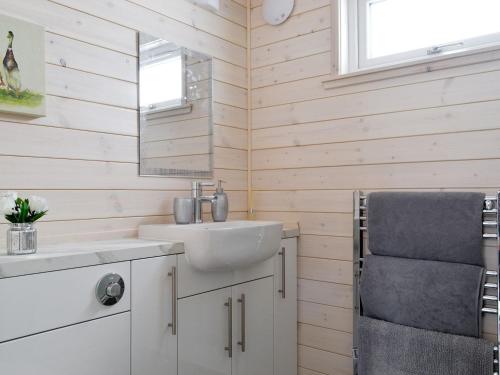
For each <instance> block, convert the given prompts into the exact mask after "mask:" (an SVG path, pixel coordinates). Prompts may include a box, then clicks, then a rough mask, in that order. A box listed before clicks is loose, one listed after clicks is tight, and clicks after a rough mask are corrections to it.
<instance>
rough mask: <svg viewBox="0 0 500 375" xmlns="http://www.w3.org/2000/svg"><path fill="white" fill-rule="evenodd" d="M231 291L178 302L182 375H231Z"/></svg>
mask: <svg viewBox="0 0 500 375" xmlns="http://www.w3.org/2000/svg"><path fill="white" fill-rule="evenodd" d="M228 302H231V288H224V289H219V290H215V291H213V292H208V293H203V294H198V295H195V296H192V297H186V298H182V299H179V302H178V304H179V375H230V374H231V358H230V357H229V354H230V353H229V351H228V350H226V348H228V347H229V346H230V345H229V338H230V337H231V328H232V327H231V326H230V324H231V316H230V315H229V312H230V305H229V306H228Z"/></svg>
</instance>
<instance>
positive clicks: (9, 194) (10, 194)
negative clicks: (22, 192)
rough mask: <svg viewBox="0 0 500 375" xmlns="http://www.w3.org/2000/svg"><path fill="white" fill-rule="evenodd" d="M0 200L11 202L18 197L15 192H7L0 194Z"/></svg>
mask: <svg viewBox="0 0 500 375" xmlns="http://www.w3.org/2000/svg"><path fill="white" fill-rule="evenodd" d="M0 198H11V199H12V200H14V201H15V200H17V198H18V195H17V193H16V192H15V191H7V192H6V193H2V194H0Z"/></svg>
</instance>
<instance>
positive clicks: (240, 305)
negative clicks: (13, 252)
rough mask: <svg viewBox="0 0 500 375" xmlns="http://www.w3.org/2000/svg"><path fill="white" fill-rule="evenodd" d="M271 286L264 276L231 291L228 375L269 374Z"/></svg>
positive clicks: (272, 321) (271, 320) (272, 355)
mask: <svg viewBox="0 0 500 375" xmlns="http://www.w3.org/2000/svg"><path fill="white" fill-rule="evenodd" d="M273 284H274V283H273V277H266V278H264V279H260V280H255V281H251V282H248V283H244V284H240V285H236V286H234V287H233V288H232V302H233V309H232V310H233V319H232V320H233V332H232V333H233V334H232V336H233V337H232V339H233V340H232V341H233V358H232V359H233V361H232V375H267V374H272V373H273V368H274V346H273V344H274V334H273V326H274V308H273V300H274V293H273Z"/></svg>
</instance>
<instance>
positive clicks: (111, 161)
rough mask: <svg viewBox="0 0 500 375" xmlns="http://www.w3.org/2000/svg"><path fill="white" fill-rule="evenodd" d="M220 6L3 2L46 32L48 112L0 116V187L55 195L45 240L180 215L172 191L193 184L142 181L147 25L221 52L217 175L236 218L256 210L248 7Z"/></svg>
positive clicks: (0, 236) (97, 235) (108, 234)
mask: <svg viewBox="0 0 500 375" xmlns="http://www.w3.org/2000/svg"><path fill="white" fill-rule="evenodd" d="M221 4H222V9H221V11H220V13H218V14H217V13H213V12H209V11H207V10H205V9H202V8H200V7H198V6H197V5H195V4H193V3H192V2H190V1H187V0H176V1H167V2H165V1H158V0H134V1H128V0H111V1H106V2H103V1H100V0H95V1H94V0H91V1H83V2H82V1H77V0H26V1H22V2H18V1H13V0H0V8H1V9H2V12H4V13H6V14H9V15H12V16H14V17H19V18H23V19H26V20H28V21H32V22H34V23H38V24H40V25H42V26H44V27H45V28H46V52H47V53H46V71H47V92H48V95H47V116H46V117H42V118H38V119H27V118H23V117H19V116H13V115H6V114H1V115H0V132H1V133H0V134H2V136H1V137H0V175H1V176H2V178H1V179H0V191H4V190H17V191H20V192H21V193H23V194H26V195H30V194H38V195H41V196H45V197H47V198H48V199H49V203H50V205H51V210H50V212H49V215H47V217H46V218H44V219H43V221H42V222H40V224H39V228H40V238H41V242H42V244H43V243H49V242H50V243H57V242H64V241H68V240H71V241H78V240H99V239H112V238H120V237H130V236H135V235H137V226H138V225H139V224H142V223H162V222H165V223H166V222H172V213H173V212H172V200H173V198H174V197H175V196H185V195H188V194H189V189H190V182H191V180H190V179H183V178H155V177H139V176H138V160H137V159H138V157H137V141H138V140H137V136H138V126H137V67H136V63H137V56H136V54H137V53H136V32H137V31H145V32H149V33H151V34H155V35H158V36H160V37H164V38H165V39H169V40H172V41H174V42H177V43H178V44H181V45H184V46H186V47H190V48H192V49H194V50H198V51H201V52H204V53H207V54H209V55H212V56H214V62H213V67H214V79H215V83H214V86H215V89H214V102H215V103H214V108H213V117H214V121H215V122H216V124H217V125H215V128H214V133H215V135H214V144H215V145H216V147H215V150H214V160H215V163H216V166H217V168H216V170H215V172H214V180H215V179H217V178H221V179H223V180H225V181H227V182H228V183H227V185H226V187H227V189H228V194H229V196H230V200H231V205H230V208H231V213H230V217H233V218H238V219H241V218H245V217H246V212H247V193H246V191H247V168H246V164H247V161H246V160H247V109H246V107H247V79H246V77H247V74H246V65H247V60H246V34H247V30H246V5H245V3H243V4H241V3H240V2H236V1H233V0H223V1H222V2H221ZM174 126H176V125H175V124H172V127H174ZM177 127H179V125H177ZM183 130H186V132H189V131H195V132H196V131H197V130H196V129H183ZM186 134H187V133H186ZM198 135H200V136H204V135H206V134H198ZM164 136H165V139H169V137H170V136H171V134H170V133H169V132H166V133H165V134H164ZM152 152H153V150H152ZM206 218H207V219H208V218H209V217H208V216H207V217H206ZM5 227H6V224H5V221H4V220H3V219H1V220H0V241H1V242H0V243H2V242H4V239H5V237H4V235H5V233H4V232H5ZM0 247H3V246H0Z"/></svg>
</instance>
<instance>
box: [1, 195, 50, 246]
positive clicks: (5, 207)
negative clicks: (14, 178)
mask: <svg viewBox="0 0 500 375" xmlns="http://www.w3.org/2000/svg"><path fill="white" fill-rule="evenodd" d="M48 210H49V207H48V204H47V201H46V200H45V199H44V198H41V197H37V196H31V197H29V198H24V199H23V198H20V197H19V196H18V194H17V193H15V192H7V193H4V194H0V212H1V213H2V214H4V215H5V219H7V221H9V223H10V224H9V229H8V230H7V254H9V255H21V254H33V253H36V250H37V229H36V228H35V222H36V221H37V220H38V219H40V218H42V217H43V216H45V214H46V213H47V211H48Z"/></svg>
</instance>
